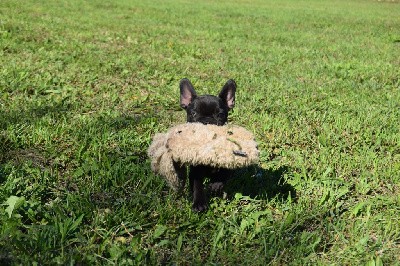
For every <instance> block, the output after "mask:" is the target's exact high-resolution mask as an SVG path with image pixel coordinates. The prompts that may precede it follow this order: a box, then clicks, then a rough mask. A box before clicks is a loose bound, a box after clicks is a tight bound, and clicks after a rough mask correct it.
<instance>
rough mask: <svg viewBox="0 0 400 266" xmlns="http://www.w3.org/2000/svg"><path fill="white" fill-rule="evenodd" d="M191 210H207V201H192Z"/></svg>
mask: <svg viewBox="0 0 400 266" xmlns="http://www.w3.org/2000/svg"><path fill="white" fill-rule="evenodd" d="M192 210H193V211H195V212H204V211H205V210H207V203H206V202H204V201H199V202H193V206H192Z"/></svg>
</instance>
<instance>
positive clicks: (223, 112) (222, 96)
mask: <svg viewBox="0 0 400 266" xmlns="http://www.w3.org/2000/svg"><path fill="white" fill-rule="evenodd" d="M179 87H180V94H181V97H180V104H181V107H182V108H183V109H185V110H186V113H187V122H200V123H203V124H213V125H218V126H222V125H224V124H226V123H227V122H228V112H229V110H231V109H232V108H233V107H234V106H235V93H236V83H235V81H234V80H232V79H230V80H228V81H227V82H226V84H225V85H224V86H223V87H222V89H221V91H220V93H219V95H218V96H213V95H197V93H196V91H195V90H194V88H193V85H192V83H191V82H190V81H189V80H188V79H182V80H181V82H180V84H179ZM230 175H231V171H230V170H228V169H221V168H212V167H209V166H201V165H199V166H190V168H189V184H190V192H191V194H192V195H193V206H192V209H193V210H195V211H198V212H201V211H204V210H206V209H207V201H206V197H205V193H204V186H203V181H204V178H205V177H208V178H210V180H211V183H210V189H211V191H213V192H217V193H218V192H221V191H222V189H223V186H224V184H225V182H226V181H227V180H228V179H229V177H230Z"/></svg>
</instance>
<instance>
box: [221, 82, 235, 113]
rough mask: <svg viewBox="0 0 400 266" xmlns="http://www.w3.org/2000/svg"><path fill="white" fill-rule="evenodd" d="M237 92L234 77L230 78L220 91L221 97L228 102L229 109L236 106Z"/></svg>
mask: <svg viewBox="0 0 400 266" xmlns="http://www.w3.org/2000/svg"><path fill="white" fill-rule="evenodd" d="M235 93H236V83H235V81H234V80H233V79H230V80H228V81H227V82H226V83H225V85H224V87H223V88H222V90H221V92H220V93H219V97H220V98H222V99H223V100H224V101H225V102H226V105H227V106H228V108H229V109H232V108H233V107H235Z"/></svg>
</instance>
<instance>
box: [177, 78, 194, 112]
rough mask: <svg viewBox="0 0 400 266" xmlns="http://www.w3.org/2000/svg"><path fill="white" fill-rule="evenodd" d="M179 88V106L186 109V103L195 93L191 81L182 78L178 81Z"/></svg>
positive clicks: (191, 99) (188, 102)
mask: <svg viewBox="0 0 400 266" xmlns="http://www.w3.org/2000/svg"><path fill="white" fill-rule="evenodd" d="M179 87H180V89H181V107H182V108H183V109H186V108H187V107H188V105H189V104H190V103H191V102H192V101H193V99H194V98H196V96H197V94H196V91H195V90H194V88H193V85H192V83H190V81H189V80H188V79H186V78H185V79H182V80H181V82H180V83H179Z"/></svg>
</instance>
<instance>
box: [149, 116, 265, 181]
mask: <svg viewBox="0 0 400 266" xmlns="http://www.w3.org/2000/svg"><path fill="white" fill-rule="evenodd" d="M148 155H149V157H150V158H151V166H152V169H153V171H154V172H156V173H158V174H160V175H162V176H164V177H165V178H166V179H167V181H168V182H169V183H170V185H171V186H172V187H173V188H177V187H179V184H180V183H182V182H181V180H180V179H182V178H186V176H185V174H186V172H185V171H178V170H179V169H176V165H181V166H182V165H185V164H186V165H194V166H195V165H205V166H211V167H217V168H226V169H236V168H242V167H246V166H250V165H254V164H257V163H258V161H259V151H258V147H257V143H256V141H255V140H254V135H253V134H252V133H251V132H250V131H248V130H246V129H245V128H243V127H239V126H235V125H224V126H217V125H204V124H201V123H186V124H180V125H177V126H175V127H173V128H171V129H169V130H168V131H167V132H166V133H159V134H156V135H155V136H154V138H153V142H152V143H151V145H150V147H149V149H148ZM182 173H184V174H182Z"/></svg>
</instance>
